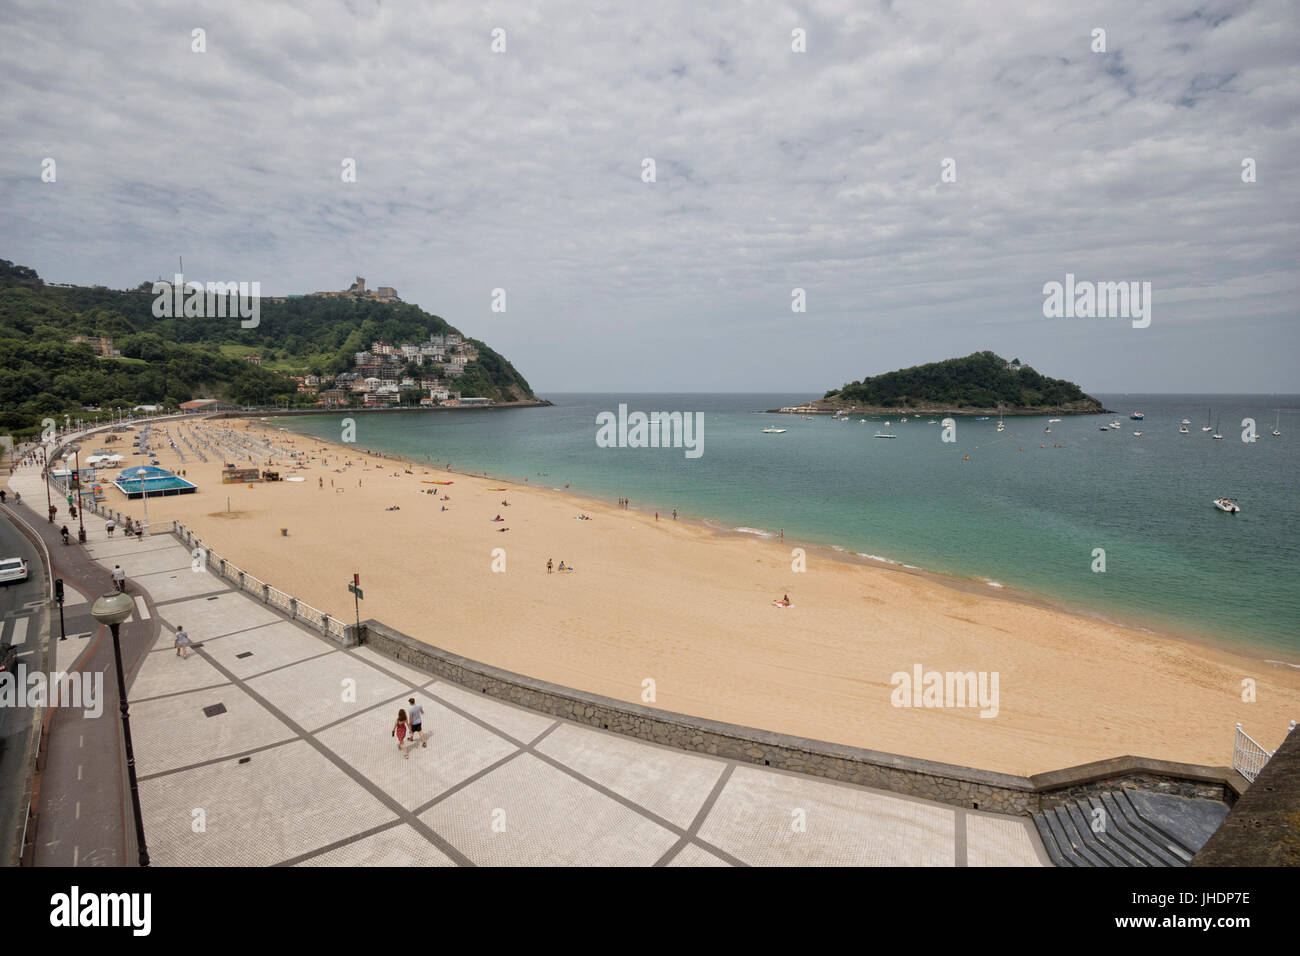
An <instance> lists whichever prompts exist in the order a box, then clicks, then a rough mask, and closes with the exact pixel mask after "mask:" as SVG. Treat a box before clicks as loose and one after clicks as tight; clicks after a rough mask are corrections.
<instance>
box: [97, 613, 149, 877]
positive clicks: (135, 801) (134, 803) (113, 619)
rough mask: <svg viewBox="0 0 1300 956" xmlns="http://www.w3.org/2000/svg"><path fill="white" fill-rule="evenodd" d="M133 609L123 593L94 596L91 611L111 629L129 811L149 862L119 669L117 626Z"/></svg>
mask: <svg viewBox="0 0 1300 956" xmlns="http://www.w3.org/2000/svg"><path fill="white" fill-rule="evenodd" d="M134 611H135V601H133V600H131V598H130V597H129V596H127V595H126V594H123V593H122V592H120V591H119V592H117V593H115V594H105V595H104V596H103V597H99V598H96V599H95V603H94V605H93V606H92V607H91V609H90V613H91V614H92V615H93V616H94V618H95V620H96V621H98V622H99V623H100V624H107V625H108V629H109V630H110V631H112V632H113V661H114V662H115V663H116V665H117V701H118V707H119V708H120V709H121V711H122V741H123V742H124V743H125V744H126V775H127V780H128V782H129V783H130V785H131V810H132V812H133V813H134V814H135V840H136V843H138V844H139V846H140V865H141V866H148V865H149V848H148V847H147V846H146V845H145V842H144V816H143V815H142V814H141V812H140V785H139V783H138V782H137V781H136V778H135V749H134V748H133V747H132V746H131V718H130V717H129V716H128V714H127V705H126V676H125V672H124V671H123V670H122V642H121V640H120V639H119V637H118V628H119V627H120V626H121V624H122V622H123V621H125V620H126V619H127V618H128V617H130V616H131V614H132V613H133V612H134Z"/></svg>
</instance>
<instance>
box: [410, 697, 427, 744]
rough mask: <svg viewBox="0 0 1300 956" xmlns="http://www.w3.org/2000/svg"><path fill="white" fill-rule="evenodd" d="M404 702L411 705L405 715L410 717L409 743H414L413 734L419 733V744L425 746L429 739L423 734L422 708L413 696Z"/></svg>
mask: <svg viewBox="0 0 1300 956" xmlns="http://www.w3.org/2000/svg"><path fill="white" fill-rule="evenodd" d="M406 702H407V703H408V704H410V705H411V709H410V710H409V711H408V712H407V716H408V717H409V718H410V719H411V743H412V744H414V743H415V735H416V734H419V735H420V746H421V747H427V746H429V739H428V738H427V737H425V736H424V708H423V707H421V706H420V705H419V704H417V703H416V702H415V698H414V697H411V698H409V699H408V700H407V701H406Z"/></svg>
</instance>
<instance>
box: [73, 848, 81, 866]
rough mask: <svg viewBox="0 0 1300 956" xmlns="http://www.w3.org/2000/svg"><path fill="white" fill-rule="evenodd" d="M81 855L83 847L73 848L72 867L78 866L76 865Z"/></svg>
mask: <svg viewBox="0 0 1300 956" xmlns="http://www.w3.org/2000/svg"><path fill="white" fill-rule="evenodd" d="M80 855H81V847H79V846H74V847H73V848H72V865H73V866H76V865H77V857H79V856H80Z"/></svg>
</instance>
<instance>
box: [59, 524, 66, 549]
mask: <svg viewBox="0 0 1300 956" xmlns="http://www.w3.org/2000/svg"><path fill="white" fill-rule="evenodd" d="M59 534H61V535H63V543H64V544H67V543H68V526H67V525H66V524H65V525H64V526H63V527H62V528H60V529H59Z"/></svg>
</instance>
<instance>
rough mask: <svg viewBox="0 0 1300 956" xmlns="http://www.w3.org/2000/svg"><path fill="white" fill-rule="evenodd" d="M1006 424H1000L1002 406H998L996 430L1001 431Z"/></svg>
mask: <svg viewBox="0 0 1300 956" xmlns="http://www.w3.org/2000/svg"><path fill="white" fill-rule="evenodd" d="M1006 427H1007V426H1005V425H1003V424H1002V406H1001V405H999V406H998V431H1002V430H1003V429H1004V428H1006Z"/></svg>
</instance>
